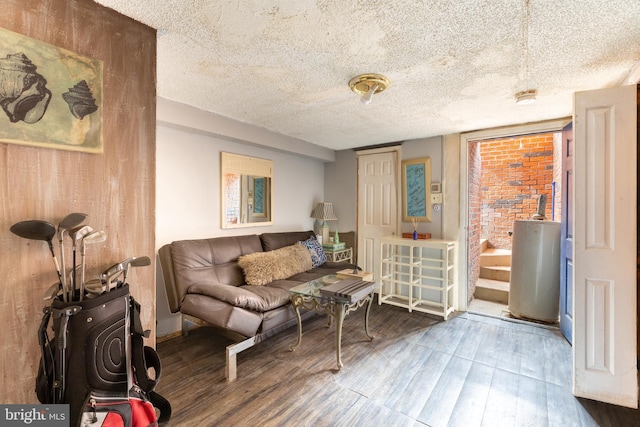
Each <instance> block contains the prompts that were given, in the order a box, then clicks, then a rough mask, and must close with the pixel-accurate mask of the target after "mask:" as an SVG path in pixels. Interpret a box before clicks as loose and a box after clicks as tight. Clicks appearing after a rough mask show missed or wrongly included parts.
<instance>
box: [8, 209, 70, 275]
mask: <svg viewBox="0 0 640 427" xmlns="http://www.w3.org/2000/svg"><path fill="white" fill-rule="evenodd" d="M10 230H11V232H12V233H13V234H15V235H16V236H20V237H22V238H25V239H29V240H44V241H46V242H47V244H48V245H49V251H50V252H51V256H52V257H53V263H54V264H55V266H56V273H58V280H59V281H60V284H62V274H61V273H60V265H58V258H56V254H55V252H54V251H53V243H51V240H52V239H53V236H55V235H56V228H55V227H54V226H53V224H51V223H50V222H47V221H41V220H36V219H32V220H28V221H21V222H17V223H15V224H13V225H12V226H11V228H10Z"/></svg>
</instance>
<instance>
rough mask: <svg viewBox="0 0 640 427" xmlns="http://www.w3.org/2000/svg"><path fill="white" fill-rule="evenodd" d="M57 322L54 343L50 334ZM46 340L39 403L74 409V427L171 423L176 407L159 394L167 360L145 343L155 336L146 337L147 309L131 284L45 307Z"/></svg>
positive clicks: (42, 335) (137, 426)
mask: <svg viewBox="0 0 640 427" xmlns="http://www.w3.org/2000/svg"><path fill="white" fill-rule="evenodd" d="M51 318H53V331H54V334H55V337H54V339H52V340H50V339H49V336H48V333H47V328H48V325H49V322H50V319H51ZM38 333H39V342H40V346H41V351H42V359H41V364H40V368H39V372H38V378H37V381H36V393H37V395H38V399H39V400H40V402H41V403H44V404H47V403H53V404H69V408H70V418H71V420H70V426H72V427H79V426H82V427H85V426H95V427H97V426H109V427H115V426H121V427H143V426H144V427H147V426H157V425H162V424H164V423H166V421H168V420H169V417H170V416H171V405H170V404H169V402H168V401H167V400H166V399H165V398H163V397H162V396H160V395H159V394H158V393H156V392H155V391H153V390H154V388H155V386H156V384H157V382H158V380H159V379H160V374H161V366H160V359H159V357H158V354H157V353H156V352H155V350H154V349H153V348H151V347H147V346H145V345H144V344H143V337H144V336H147V335H148V331H147V332H145V331H143V330H142V325H141V322H140V305H139V304H138V303H137V302H136V301H135V300H134V299H133V297H132V296H131V295H130V294H129V285H127V284H124V285H122V286H121V287H118V288H115V289H113V290H112V291H111V292H105V293H103V294H102V295H99V296H97V297H95V298H88V299H84V300H82V301H70V302H64V301H63V300H62V299H61V298H60V297H58V298H56V299H55V300H54V301H53V303H52V304H51V306H50V307H46V308H45V310H44V316H43V319H42V323H41V325H40V329H39V331H38ZM149 369H153V371H155V372H154V375H153V376H154V378H150V377H149ZM154 407H155V409H154ZM156 409H157V410H159V412H160V417H159V418H157V416H156Z"/></svg>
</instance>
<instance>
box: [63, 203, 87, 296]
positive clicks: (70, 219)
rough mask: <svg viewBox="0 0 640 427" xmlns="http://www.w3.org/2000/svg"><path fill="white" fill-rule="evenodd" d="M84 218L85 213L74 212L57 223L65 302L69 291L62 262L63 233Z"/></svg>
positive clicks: (80, 222) (85, 216)
mask: <svg viewBox="0 0 640 427" xmlns="http://www.w3.org/2000/svg"><path fill="white" fill-rule="evenodd" d="M86 218H87V214H83V213H78V212H74V213H70V214H69V215H67V216H66V217H64V218H63V219H62V221H60V223H59V224H58V246H59V248H60V266H61V269H62V272H63V273H62V292H63V298H64V301H65V302H67V297H68V295H67V294H68V292H69V289H68V288H67V275H66V273H65V271H66V270H65V269H66V266H65V262H64V233H65V232H66V231H67V230H69V229H70V228H73V227H77V226H78V225H80V224H82V221H84V220H85V219H86Z"/></svg>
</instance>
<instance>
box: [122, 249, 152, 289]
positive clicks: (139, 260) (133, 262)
mask: <svg viewBox="0 0 640 427" xmlns="http://www.w3.org/2000/svg"><path fill="white" fill-rule="evenodd" d="M121 265H122V269H123V270H124V276H123V277H122V282H123V283H126V282H127V275H128V274H129V268H131V267H146V266H148V265H151V259H150V258H149V257H148V256H141V257H131V258H127V259H126V260H124V261H122V263H121Z"/></svg>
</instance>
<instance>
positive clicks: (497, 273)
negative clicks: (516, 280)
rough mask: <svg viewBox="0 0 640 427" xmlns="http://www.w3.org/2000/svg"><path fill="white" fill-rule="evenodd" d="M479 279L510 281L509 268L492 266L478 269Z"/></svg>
mask: <svg viewBox="0 0 640 427" xmlns="http://www.w3.org/2000/svg"><path fill="white" fill-rule="evenodd" d="M480 277H482V278H483V279H491V280H499V281H501V282H510V281H511V267H509V266H502V265H494V266H488V267H480Z"/></svg>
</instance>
